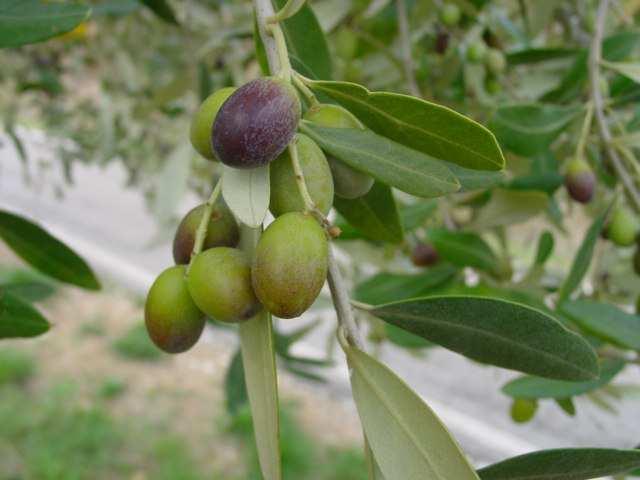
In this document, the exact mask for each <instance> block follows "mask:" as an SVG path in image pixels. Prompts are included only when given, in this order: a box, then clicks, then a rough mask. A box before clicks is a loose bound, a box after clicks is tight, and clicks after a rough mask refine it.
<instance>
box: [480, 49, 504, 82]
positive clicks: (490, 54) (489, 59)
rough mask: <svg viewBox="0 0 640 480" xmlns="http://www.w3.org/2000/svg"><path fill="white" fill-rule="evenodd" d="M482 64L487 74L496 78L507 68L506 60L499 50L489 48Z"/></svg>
mask: <svg viewBox="0 0 640 480" xmlns="http://www.w3.org/2000/svg"><path fill="white" fill-rule="evenodd" d="M484 64H485V65H486V67H487V70H488V71H489V73H491V74H493V75H496V76H497V75H500V74H501V73H502V72H504V69H505V68H506V67H507V60H506V59H505V58H504V54H503V53H502V52H501V51H500V50H497V49H495V48H490V49H489V50H488V51H487V53H486V55H485V58H484Z"/></svg>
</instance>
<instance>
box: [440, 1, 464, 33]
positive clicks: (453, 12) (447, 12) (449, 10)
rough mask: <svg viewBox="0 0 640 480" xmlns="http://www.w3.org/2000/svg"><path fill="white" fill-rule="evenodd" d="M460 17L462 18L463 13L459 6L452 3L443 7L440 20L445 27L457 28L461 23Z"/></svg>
mask: <svg viewBox="0 0 640 480" xmlns="http://www.w3.org/2000/svg"><path fill="white" fill-rule="evenodd" d="M460 17H462V13H461V12H460V7H458V5H456V4H455V3H450V2H447V3H445V4H444V5H442V8H441V9H440V20H442V23H443V24H444V25H446V26H447V27H455V26H456V25H458V23H459V22H460Z"/></svg>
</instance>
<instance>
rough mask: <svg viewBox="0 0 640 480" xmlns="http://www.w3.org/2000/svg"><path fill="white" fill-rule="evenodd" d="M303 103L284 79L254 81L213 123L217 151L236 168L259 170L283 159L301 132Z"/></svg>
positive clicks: (238, 93)
mask: <svg viewBox="0 0 640 480" xmlns="http://www.w3.org/2000/svg"><path fill="white" fill-rule="evenodd" d="M300 111H301V105H300V99H299V98H298V93H297V92H296V90H295V88H293V86H292V85H291V84H290V83H289V82H286V81H284V80H282V79H280V78H275V77H266V78H258V79H256V80H253V81H251V82H249V83H247V84H245V85H243V86H242V87H240V88H238V89H237V90H236V91H235V92H233V94H232V95H231V96H230V97H229V98H228V99H227V101H226V102H224V104H223V105H222V107H221V108H220V112H218V115H217V116H216V119H215V122H214V123H213V133H212V137H211V138H212V145H213V151H214V152H215V154H216V156H217V157H218V158H219V159H220V161H221V162H222V163H224V164H225V165H228V166H230V167H234V168H256V167H259V166H262V165H266V164H268V163H269V162H271V161H273V160H275V159H276V157H278V155H280V154H281V153H282V152H283V151H284V149H285V148H287V145H289V142H290V141H291V140H292V139H293V136H294V134H295V132H296V129H297V128H298V122H299V121H300Z"/></svg>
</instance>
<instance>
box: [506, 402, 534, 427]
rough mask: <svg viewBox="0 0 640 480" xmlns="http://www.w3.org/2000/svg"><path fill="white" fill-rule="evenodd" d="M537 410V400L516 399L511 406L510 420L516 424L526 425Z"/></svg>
mask: <svg viewBox="0 0 640 480" xmlns="http://www.w3.org/2000/svg"><path fill="white" fill-rule="evenodd" d="M537 410H538V402H537V400H535V399H534V400H531V399H526V398H516V399H514V400H513V403H512V404H511V418H512V419H513V421H514V422H517V423H526V422H528V421H530V420H532V419H533V417H534V416H535V415H536V411H537Z"/></svg>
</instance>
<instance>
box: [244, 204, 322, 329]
mask: <svg viewBox="0 0 640 480" xmlns="http://www.w3.org/2000/svg"><path fill="white" fill-rule="evenodd" d="M328 255H329V244H328V241H327V236H326V235H325V232H324V230H323V229H322V227H321V226H320V225H319V224H318V222H317V221H316V220H315V219H314V218H313V217H312V216H311V215H308V214H304V213H300V212H290V213H285V214H284V215H282V216H281V217H278V218H277V219H276V220H275V221H274V222H273V223H272V224H271V225H269V227H268V228H267V229H266V230H265V232H264V234H263V235H262V237H261V238H260V241H259V242H258V246H257V248H256V257H255V261H254V264H253V268H252V281H253V289H254V290H255V292H256V295H257V296H258V298H259V299H260V301H261V302H262V304H263V305H264V306H265V308H266V309H267V310H269V311H270V312H271V313H273V314H274V315H275V316H277V317H280V318H294V317H298V316H300V315H302V314H303V313H304V312H305V311H306V310H307V309H308V308H309V307H310V306H311V304H312V303H313V302H314V301H315V299H316V298H317V296H318V294H319V293H320V290H321V289H322V286H323V285H324V281H325V279H326V278H327V262H328Z"/></svg>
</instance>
